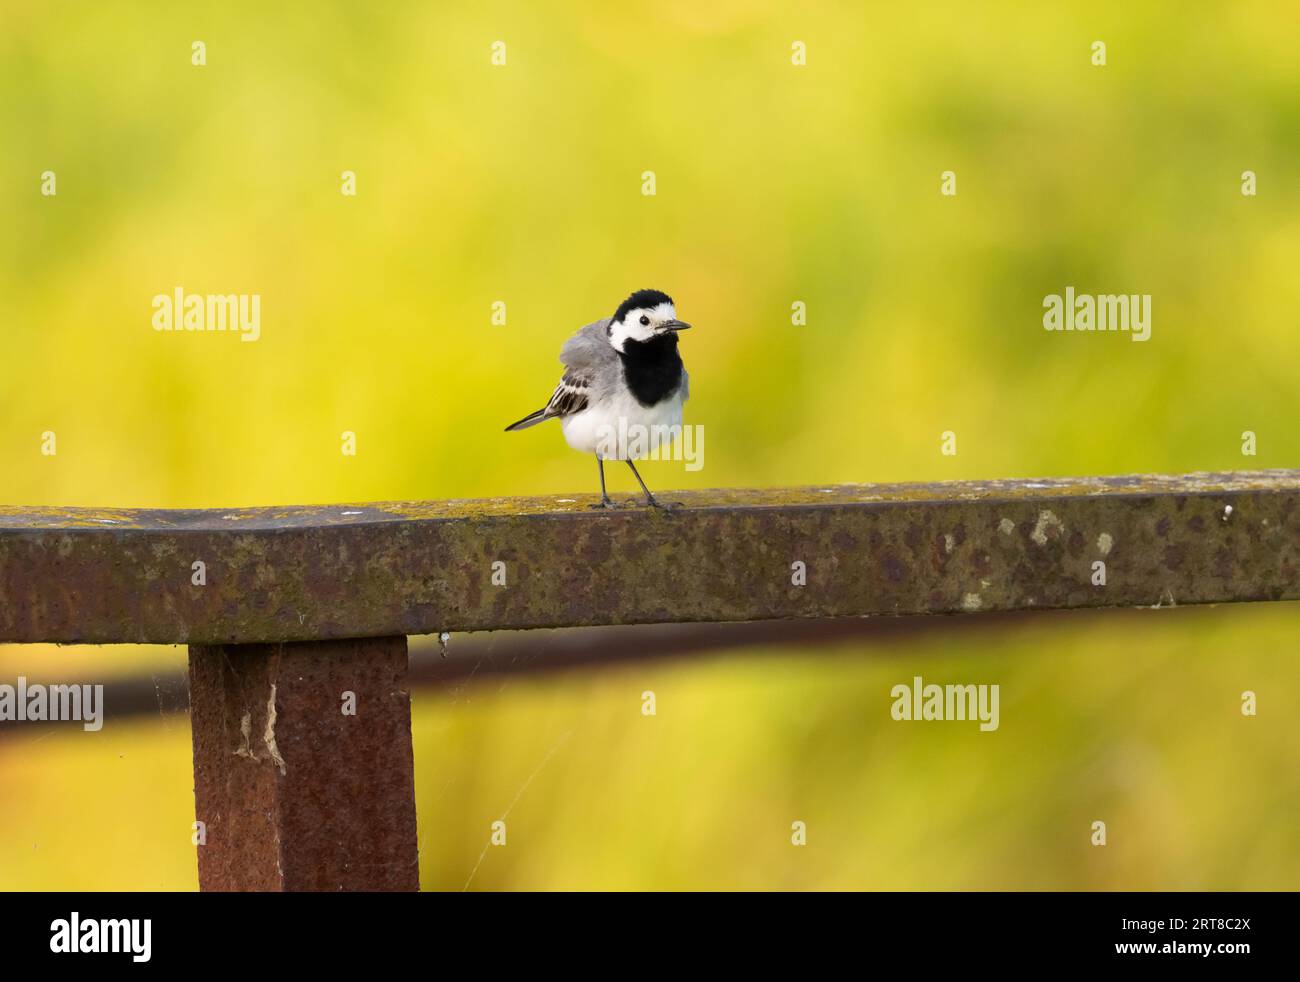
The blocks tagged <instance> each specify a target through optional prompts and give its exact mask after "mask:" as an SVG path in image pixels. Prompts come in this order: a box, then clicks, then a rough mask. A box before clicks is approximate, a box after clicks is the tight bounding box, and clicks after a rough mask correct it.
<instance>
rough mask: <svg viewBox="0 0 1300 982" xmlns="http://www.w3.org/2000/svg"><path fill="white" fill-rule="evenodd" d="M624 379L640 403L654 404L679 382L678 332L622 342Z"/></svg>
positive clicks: (672, 391)
mask: <svg viewBox="0 0 1300 982" xmlns="http://www.w3.org/2000/svg"><path fill="white" fill-rule="evenodd" d="M623 348H624V350H623V351H620V352H619V357H620V358H622V359H623V379H624V381H626V382H627V387H628V391H630V392H631V393H632V395H633V396H634V397H635V398H636V401H637V402H639V403H641V405H643V406H645V407H647V408H649V407H650V406H657V405H659V403H661V402H663V401H664V400H665V399H666V398H668V397H669V396H670V395H672V394H673V393H674V392H676V391H677V387H678V386H679V385H681V384H682V356H681V355H679V354H678V353H677V335H676V334H666V335H663V336H661V337H654V338H651V339H650V340H649V341H633V340H631V339H628V340H627V341H624V342H623Z"/></svg>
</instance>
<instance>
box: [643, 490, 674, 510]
mask: <svg viewBox="0 0 1300 982" xmlns="http://www.w3.org/2000/svg"><path fill="white" fill-rule="evenodd" d="M646 505H647V506H648V507H650V508H657V509H659V510H660V511H662V512H672V511H676V510H677V509H678V508H680V507H681V506H682V503H681V502H680V501H660V500H659V499H658V498H656V497H655V496H654V495H652V494H648V495H646Z"/></svg>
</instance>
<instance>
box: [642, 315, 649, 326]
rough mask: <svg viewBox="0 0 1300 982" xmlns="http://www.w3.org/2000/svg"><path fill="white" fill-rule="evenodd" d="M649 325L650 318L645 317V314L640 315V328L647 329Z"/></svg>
mask: <svg viewBox="0 0 1300 982" xmlns="http://www.w3.org/2000/svg"><path fill="white" fill-rule="evenodd" d="M649 325H650V318H649V317H647V316H646V315H645V314H642V315H641V326H642V327H648V326H649Z"/></svg>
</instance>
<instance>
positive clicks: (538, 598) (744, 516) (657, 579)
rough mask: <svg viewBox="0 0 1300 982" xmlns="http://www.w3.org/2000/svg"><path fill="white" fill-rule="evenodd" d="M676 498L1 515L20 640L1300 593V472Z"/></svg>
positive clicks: (3, 572)
mask: <svg viewBox="0 0 1300 982" xmlns="http://www.w3.org/2000/svg"><path fill="white" fill-rule="evenodd" d="M665 497H667V498H669V499H670V500H675V501H679V502H680V503H681V507H680V508H678V509H677V510H675V511H673V512H671V513H662V512H658V511H654V510H649V509H645V508H641V507H635V506H632V505H630V504H629V505H627V506H626V507H623V508H620V509H619V510H615V511H610V512H597V511H592V510H590V509H589V508H588V507H587V506H588V505H589V504H591V503H592V502H593V501H594V497H593V496H591V495H566V496H561V497H553V498H501V499H488V500H473V501H429V502H390V503H371V504H357V505H329V506H304V507H286V506H280V507H274V508H264V509H257V508H252V509H249V508H241V509H213V510H183V511H157V510H141V511H131V510H123V509H112V510H107V511H106V510H93V509H51V508H38V509H24V508H0V641H64V642H72V641H87V642H130V641H148V642H160V643H185V642H203V643H250V642H270V641H294V640H311V639H330V638H351V637H378V636H386V635H401V634H427V633H437V632H440V631H469V630H484V629H493V628H527V627H559V626H576V625H591V624H621V623H652V622H669V621H733V620H761V619H767V618H789V617H826V616H862V615H881V614H923V613H963V612H964V613H974V612H986V611H996V610H1012V609H1024V608H1034V607H1103V606H1169V605H1170V604H1194V603H1220V602H1230V601H1249V600H1284V599H1298V598H1300V471H1260V472H1250V473H1224V474H1192V475H1184V476H1162V475H1154V476H1146V475H1141V476H1133V477H1105V478H1078V479H1044V480H1023V481H1022V480H1003V481H983V482H979V481H957V482H946V483H939V484H901V485H840V486H833V487H805V488H779V489H767V490H761V489H723V490H713V491H683V492H676V493H672V494H668V495H666V496H665ZM196 562H201V563H202V564H203V570H204V575H203V583H202V585H198V584H196V582H195V577H194V563H196ZM796 563H802V564H804V566H803V568H804V570H805V572H804V574H803V577H802V578H801V577H800V576H797V575H795V566H794V564H796ZM1097 564H1102V565H1101V566H1100V567H1099V566H1098V565H1097Z"/></svg>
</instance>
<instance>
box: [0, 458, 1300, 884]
mask: <svg viewBox="0 0 1300 982" xmlns="http://www.w3.org/2000/svg"><path fill="white" fill-rule="evenodd" d="M672 497H673V498H674V499H676V500H679V501H680V502H681V507H680V508H679V509H677V510H675V511H672V512H660V511H654V510H647V509H641V508H634V507H629V508H626V509H621V510H617V511H592V510H590V509H589V508H588V507H587V506H588V505H589V504H591V503H592V502H593V501H594V499H593V498H590V497H588V496H583V497H574V498H527V499H520V498H515V499H499V500H488V501H445V502H411V503H397V504H368V505H347V506H325V507H292V508H260V509H235V510H210V511H120V510H92V509H81V508H68V509H59V508H56V509H50V508H0V641H4V642H39V641H47V642H49V641H53V642H90V643H95V644H110V643H119V642H155V643H184V644H188V645H189V646H190V703H191V721H192V722H191V726H192V731H193V746H194V773H195V804H196V814H197V818H198V821H200V822H202V823H203V825H204V830H205V834H206V844H204V845H202V846H201V847H200V848H199V879H200V885H201V887H202V888H203V889H205V890H212V889H218V890H220V889H285V890H292V889H307V890H339V889H394V890H413V889H416V888H417V887H418V856H417V849H416V842H417V840H416V830H415V798H414V776H413V763H412V751H411V736H410V701H409V696H408V692H407V655H406V637H407V635H412V634H430V633H439V632H444V631H478V630H489V629H502V628H534V627H561V626H579V625H605V624H633V623H670V622H701V621H746V620H764V619H774V618H810V617H822V618H824V617H860V616H866V615H894V614H943V613H962V612H976V611H993V610H1023V609H1030V608H1080V607H1135V606H1146V607H1165V606H1174V605H1184V604H1203V603H1225V602H1235V601H1256V600H1258V601H1266V600H1293V599H1300V471H1293V470H1291V471H1263V472H1253V473H1230V474H1194V475H1186V476H1181V477H1164V476H1142V477H1117V478H1085V479H1077V480H1043V481H989V482H952V483H944V484H915V485H852V486H836V487H827V488H818V487H813V488H799V489H776V490H721V491H692V492H679V493H677V494H675V495H673V496H672ZM349 700H351V702H352V704H353V705H354V706H355V714H350V713H348V712H347V711H346V710H345V708H344V707H345V706H346V705H347V704H348V701H349Z"/></svg>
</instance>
